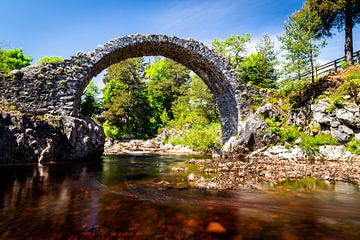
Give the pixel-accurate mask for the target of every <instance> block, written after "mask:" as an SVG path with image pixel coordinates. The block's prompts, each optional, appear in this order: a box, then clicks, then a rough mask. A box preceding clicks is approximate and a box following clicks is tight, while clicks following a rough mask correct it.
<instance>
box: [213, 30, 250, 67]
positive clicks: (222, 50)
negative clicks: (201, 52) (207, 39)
mask: <svg viewBox="0 0 360 240" xmlns="http://www.w3.org/2000/svg"><path fill="white" fill-rule="evenodd" d="M250 40H251V35H250V33H246V34H245V36H241V35H239V34H237V35H231V36H230V37H228V38H226V39H225V40H224V41H221V40H220V39H215V40H214V41H213V42H212V48H213V50H214V51H216V52H218V53H219V54H221V55H224V56H225V57H226V58H227V60H228V62H229V63H230V65H231V66H232V68H234V69H236V70H239V67H240V63H241V62H242V61H244V60H245V56H244V54H245V52H246V51H245V45H246V44H247V43H249V42H250Z"/></svg>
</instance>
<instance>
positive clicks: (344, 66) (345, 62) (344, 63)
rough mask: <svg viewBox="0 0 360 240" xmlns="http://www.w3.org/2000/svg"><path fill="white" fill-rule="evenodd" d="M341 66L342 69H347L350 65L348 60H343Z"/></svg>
mask: <svg viewBox="0 0 360 240" xmlns="http://www.w3.org/2000/svg"><path fill="white" fill-rule="evenodd" d="M340 66H341V68H342V69H346V68H348V67H349V63H348V62H347V61H342V62H341V63H340Z"/></svg>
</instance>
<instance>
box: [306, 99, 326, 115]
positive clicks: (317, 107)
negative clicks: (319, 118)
mask: <svg viewBox="0 0 360 240" xmlns="http://www.w3.org/2000/svg"><path fill="white" fill-rule="evenodd" d="M329 106H330V104H329V103H327V102H324V101H319V102H318V103H316V104H312V105H311V107H310V108H311V111H313V112H314V113H316V112H318V113H327V110H328V108H329Z"/></svg>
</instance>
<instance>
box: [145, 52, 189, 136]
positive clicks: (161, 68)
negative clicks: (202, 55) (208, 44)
mask: <svg viewBox="0 0 360 240" xmlns="http://www.w3.org/2000/svg"><path fill="white" fill-rule="evenodd" d="M145 77H146V78H147V82H146V94H147V98H148V101H149V103H150V107H151V109H152V118H151V122H152V123H153V124H154V128H156V129H157V128H159V127H160V126H162V125H164V123H163V122H162V121H161V115H162V114H163V111H164V110H166V112H167V114H168V117H169V119H173V118H174V114H173V110H172V105H173V102H174V101H176V99H177V98H178V97H179V96H181V95H182V94H183V93H184V92H185V90H186V88H187V84H188V82H189V80H190V71H189V70H188V69H187V68H185V67H184V66H182V65H180V64H178V63H176V62H174V61H172V60H170V59H161V58H157V59H156V61H155V62H154V63H151V64H149V65H148V66H147V67H146V69H145Z"/></svg>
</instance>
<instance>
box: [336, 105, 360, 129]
mask: <svg viewBox="0 0 360 240" xmlns="http://www.w3.org/2000/svg"><path fill="white" fill-rule="evenodd" d="M335 115H336V117H337V118H338V119H339V120H340V122H342V123H344V124H347V125H349V126H352V127H355V128H360V112H359V108H341V109H336V111H335Z"/></svg>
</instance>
